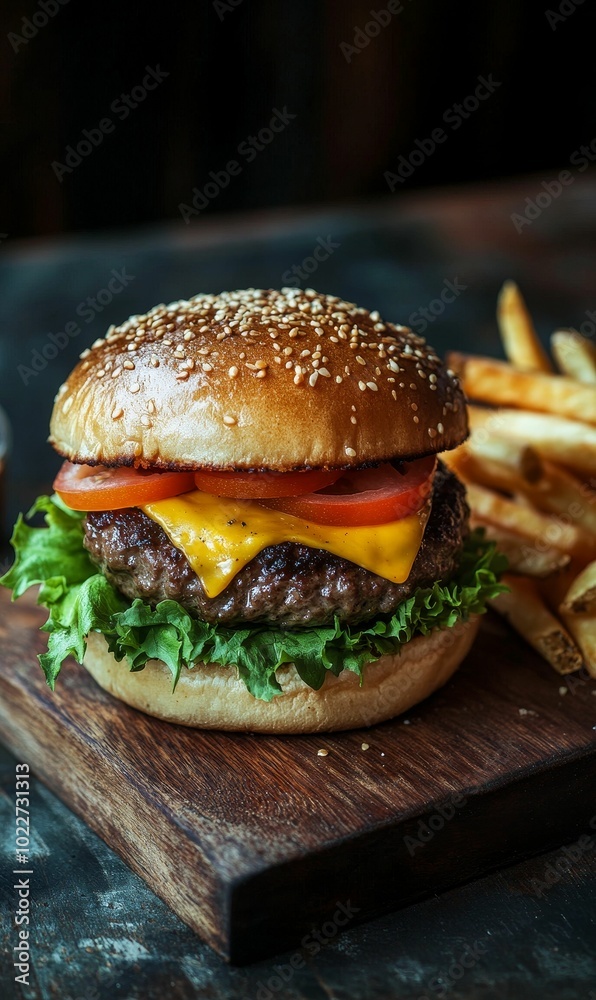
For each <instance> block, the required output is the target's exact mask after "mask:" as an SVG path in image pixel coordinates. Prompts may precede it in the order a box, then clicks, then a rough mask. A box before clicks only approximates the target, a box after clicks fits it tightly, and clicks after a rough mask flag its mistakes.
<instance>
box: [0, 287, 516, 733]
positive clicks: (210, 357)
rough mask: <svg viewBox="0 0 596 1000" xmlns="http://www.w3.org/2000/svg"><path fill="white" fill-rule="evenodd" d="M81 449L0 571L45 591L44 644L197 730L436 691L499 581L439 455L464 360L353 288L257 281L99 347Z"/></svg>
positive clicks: (73, 409) (50, 677)
mask: <svg viewBox="0 0 596 1000" xmlns="http://www.w3.org/2000/svg"><path fill="white" fill-rule="evenodd" d="M50 429H51V436H50V441H51V443H52V445H53V446H54V448H55V449H56V451H57V452H58V453H59V454H60V455H61V456H62V457H63V458H64V464H63V465H62V468H61V469H60V471H59V473H58V476H57V478H56V481H55V483H54V490H55V493H54V495H53V496H51V497H41V498H39V499H38V501H37V502H36V504H35V505H34V507H33V508H32V511H31V512H30V516H31V515H33V514H34V513H39V512H41V513H43V514H44V515H45V522H46V524H45V526H44V527H33V526H30V525H29V524H27V523H26V521H24V520H23V519H22V518H19V521H18V522H17V525H16V527H15V531H14V535H13V546H14V548H15V553H16V559H15V563H14V565H13V567H12V569H11V570H10V571H9V573H8V574H7V575H6V577H5V578H4V579H3V581H2V582H3V583H5V584H6V585H7V586H9V587H11V588H12V589H13V592H14V597H18V596H19V595H20V594H22V593H23V592H24V591H25V590H26V589H27V588H28V587H30V586H32V585H40V592H39V602H40V603H42V604H44V605H45V606H46V607H47V608H48V609H49V613H50V614H49V619H48V622H47V623H46V625H45V626H44V628H45V630H46V631H47V632H48V633H49V641H48V650H47V652H46V653H43V654H42V656H41V657H40V661H41V665H42V667H43V670H44V672H45V675H46V678H47V681H48V683H49V684H50V686H51V687H53V686H54V683H55V680H56V677H57V675H58V673H59V671H60V667H61V664H62V662H63V661H64V659H65V658H66V657H67V656H69V655H73V656H74V657H75V658H76V659H77V660H78V661H79V662H82V663H83V664H84V666H85V667H86V669H87V670H88V671H89V673H90V674H91V675H92V676H93V677H94V678H95V680H96V681H97V683H98V684H100V685H101V687H103V688H105V689H106V690H107V691H109V692H111V693H112V694H113V695H115V696H116V697H117V698H120V699H121V700H122V701H125V702H127V703H128V704H129V705H132V706H134V707H135V708H137V709H140V710H141V711H143V712H147V713H149V714H151V715H155V716H158V717H160V718H162V719H167V720H170V721H173V722H178V723H182V724H184V725H188V726H200V727H206V728H217V729H229V730H234V729H235V730H252V731H262V732H277V733H298V732H314V731H319V730H335V729H349V728H354V727H358V726H368V725H371V724H373V723H376V722H380V721H382V720H385V719H388V718H391V717H392V716H395V715H397V714H399V713H400V712H403V711H405V710H406V709H408V708H410V707H411V706H412V705H413V704H415V703H416V702H418V701H420V700H421V699H423V698H426V697H427V696H428V695H429V694H431V692H433V691H434V690H436V689H437V688H438V687H440V686H441V685H442V684H444V683H445V682H446V681H447V679H448V678H449V677H450V676H451V674H452V673H453V671H454V670H455V669H456V668H457V666H458V665H459V663H460V662H461V660H462V659H463V657H464V656H465V655H466V653H467V652H468V650H469V648H470V645H471V643H472V641H473V638H474V634H475V629H476V623H477V619H478V614H479V613H481V612H482V611H483V610H484V607H485V603H486V600H487V598H489V597H491V596H493V595H495V594H496V593H498V591H499V590H500V589H501V588H500V587H499V584H498V582H497V576H498V572H499V570H500V568H501V567H500V565H499V558H498V557H497V556H496V555H495V553H494V549H493V547H492V546H491V545H490V544H488V543H487V542H485V541H484V539H483V538H482V537H481V536H480V535H478V533H470V532H469V530H468V507H467V505H466V499H465V491H464V487H463V486H462V484H461V483H460V482H459V481H458V480H457V478H456V477H455V475H454V474H453V473H451V472H450V471H448V470H447V469H446V467H445V466H444V465H443V464H442V463H441V461H440V459H437V455H438V454H439V453H440V452H442V451H444V450H446V449H450V448H454V447H456V446H457V445H459V444H460V443H461V442H462V441H463V440H464V439H465V438H466V436H467V422H466V408H465V402H464V398H463V396H462V392H461V390H460V388H459V385H458V382H457V379H456V377H455V376H454V375H453V373H452V372H451V371H449V370H447V369H446V368H445V367H444V365H443V363H442V362H441V360H440V358H439V357H438V356H437V354H436V353H435V351H434V350H433V349H432V348H431V347H429V346H428V345H427V344H426V343H425V341H424V340H423V339H421V338H420V337H418V336H415V335H414V334H413V333H412V332H411V330H409V329H407V328H406V327H404V326H399V325H395V324H393V323H389V322H386V321H384V320H382V319H381V317H380V316H379V314H378V312H368V311H367V310H366V309H363V308H359V307H357V306H356V305H354V304H353V303H349V302H344V301H342V300H341V299H340V298H338V297H337V296H332V295H320V294H318V293H317V292H315V291H313V290H311V289H307V290H306V291H301V290H299V289H293V288H286V289H282V290H281V291H272V290H266V291H263V290H259V289H248V290H246V291H237V292H225V293H222V294H220V295H197V296H195V297H194V298H191V299H190V300H189V301H180V302H173V303H171V304H170V305H159V306H155V308H153V309H151V310H150V311H149V312H148V313H146V314H145V315H142V316H131V317H130V319H128V320H126V322H124V323H122V324H121V325H120V326H116V327H114V326H112V327H110V329H109V330H108V332H107V334H106V336H105V339H101V340H97V341H96V342H95V343H94V344H93V345H92V346H91V348H90V349H89V350H85V351H83V353H82V354H81V357H80V361H79V363H78V364H77V365H76V367H75V369H74V371H73V372H72V374H71V375H70V376H69V378H68V379H67V381H66V382H65V383H64V385H62V386H61V387H60V389H59V391H58V394H57V396H56V401H55V406H54V411H53V414H52V419H51V428H50Z"/></svg>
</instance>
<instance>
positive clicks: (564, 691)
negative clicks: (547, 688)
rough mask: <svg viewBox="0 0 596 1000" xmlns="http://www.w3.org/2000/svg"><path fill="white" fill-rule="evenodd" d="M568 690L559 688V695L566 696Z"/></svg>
mask: <svg viewBox="0 0 596 1000" xmlns="http://www.w3.org/2000/svg"><path fill="white" fill-rule="evenodd" d="M568 690H569V688H566V687H560V688H559V694H561V695H562V694H567V691H568Z"/></svg>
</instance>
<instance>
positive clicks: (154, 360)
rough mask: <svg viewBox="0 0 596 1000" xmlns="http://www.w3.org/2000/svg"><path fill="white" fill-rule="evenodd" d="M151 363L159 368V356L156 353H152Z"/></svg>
mask: <svg viewBox="0 0 596 1000" xmlns="http://www.w3.org/2000/svg"><path fill="white" fill-rule="evenodd" d="M149 364H150V365H151V367H152V368H159V358H158V357H157V355H156V354H152V355H151V360H150V361H149Z"/></svg>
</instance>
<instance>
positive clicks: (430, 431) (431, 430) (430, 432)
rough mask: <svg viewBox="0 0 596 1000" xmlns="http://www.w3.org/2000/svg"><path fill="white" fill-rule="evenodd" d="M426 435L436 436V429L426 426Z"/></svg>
mask: <svg viewBox="0 0 596 1000" xmlns="http://www.w3.org/2000/svg"><path fill="white" fill-rule="evenodd" d="M428 436H429V437H430V438H434V437H436V436H437V432H436V430H435V429H434V427H429V428H428Z"/></svg>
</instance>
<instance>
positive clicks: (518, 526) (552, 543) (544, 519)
mask: <svg viewBox="0 0 596 1000" xmlns="http://www.w3.org/2000/svg"><path fill="white" fill-rule="evenodd" d="M467 492H468V502H469V504H470V507H471V508H472V510H473V512H474V514H475V515H476V517H480V518H482V520H484V521H489V522H490V523H491V524H496V525H498V526H499V527H500V528H504V529H505V530H506V531H513V532H516V533H517V534H519V535H522V536H525V538H526V539H528V541H529V543H530V544H532V545H534V547H535V548H536V549H537V550H538V551H539V552H548V551H549V550H552V549H559V550H560V551H562V552H567V553H569V555H572V556H575V557H576V558H577V559H578V560H579V561H580V563H581V565H585V564H586V563H587V562H590V561H591V560H592V559H593V558H594V557H595V556H596V538H595V537H594V536H592V535H590V534H588V533H587V532H586V531H584V530H583V529H582V528H580V527H578V526H576V525H574V524H569V523H568V521H567V520H563V519H562V518H558V517H553V516H551V515H550V514H543V513H542V512H541V511H537V510H534V509H533V508H532V507H526V506H522V505H521V504H519V503H516V502H515V501H514V500H509V499H508V498H507V497H504V496H501V495H500V494H498V493H494V492H493V491H492V490H489V489H486V488H485V487H483V486H477V485H476V484H475V483H468V487H467Z"/></svg>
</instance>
